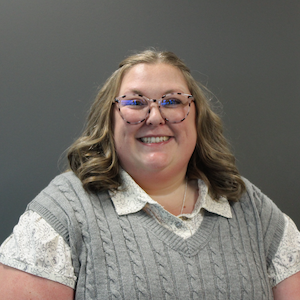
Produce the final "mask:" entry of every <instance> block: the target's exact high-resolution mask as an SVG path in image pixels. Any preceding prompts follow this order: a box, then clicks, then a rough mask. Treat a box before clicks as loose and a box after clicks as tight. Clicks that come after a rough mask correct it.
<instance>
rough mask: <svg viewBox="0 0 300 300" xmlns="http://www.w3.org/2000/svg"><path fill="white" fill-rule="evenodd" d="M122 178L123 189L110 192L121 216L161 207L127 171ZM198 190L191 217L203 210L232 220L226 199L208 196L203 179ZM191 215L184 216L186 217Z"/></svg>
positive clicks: (121, 174)
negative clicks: (149, 206)
mask: <svg viewBox="0 0 300 300" xmlns="http://www.w3.org/2000/svg"><path fill="white" fill-rule="evenodd" d="M120 176H121V180H122V185H121V187H120V188H119V189H118V190H117V191H115V192H112V191H109V195H110V197H111V200H112V202H113V204H114V206H115V209H116V212H117V214H118V215H119V216H121V215H127V214H132V213H136V212H138V211H140V210H142V209H143V208H144V206H145V205H146V204H147V203H148V204H150V205H155V206H160V204H158V203H157V202H156V201H155V200H153V199H152V198H151V197H150V196H149V195H148V194H147V193H146V192H145V191H144V190H143V189H142V188H141V187H140V186H139V185H138V184H137V183H136V182H135V181H134V180H133V179H132V177H131V176H130V175H129V174H128V173H127V172H126V171H124V170H121V171H120ZM198 188H199V197H198V200H197V202H196V205H195V208H194V211H193V212H192V213H191V214H189V215H194V214H195V213H198V212H199V211H200V209H201V208H203V209H205V210H207V211H209V212H211V213H215V214H218V215H220V216H223V217H226V218H232V214H231V208H230V204H229V202H228V200H227V199H226V198H225V197H221V198H220V199H219V200H218V201H215V200H213V199H212V198H211V196H210V195H209V194H208V188H207V186H206V184H205V183H204V182H203V181H202V180H201V179H199V180H198ZM189 215H186V214H184V216H189Z"/></svg>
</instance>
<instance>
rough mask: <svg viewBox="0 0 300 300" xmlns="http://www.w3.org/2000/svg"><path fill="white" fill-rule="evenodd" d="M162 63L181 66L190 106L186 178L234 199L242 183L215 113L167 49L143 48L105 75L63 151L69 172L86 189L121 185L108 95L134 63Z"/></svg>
mask: <svg viewBox="0 0 300 300" xmlns="http://www.w3.org/2000/svg"><path fill="white" fill-rule="evenodd" d="M141 63H147V64H156V63H165V64H170V65H172V66H175V67H177V68H178V69H179V70H181V72H182V74H183V76H184V78H185V80H186V82H187V85H188V87H189V90H190V92H191V94H192V95H193V96H194V99H195V105H196V114H197V118H196V128H197V143H196V147H195V150H194V152H193V154H192V157H191V159H190V161H189V164H188V168H187V176H188V178H189V179H198V178H201V179H202V180H203V181H204V182H205V183H206V184H207V185H208V188H209V193H210V195H212V197H213V198H214V199H218V198H219V197H221V196H225V197H227V199H228V200H231V201H238V199H239V198H240V196H241V194H242V193H243V192H244V191H245V184H244V182H243V180H242V179H241V176H240V174H239V172H238V170H237V167H236V164H235V158H234V156H233V154H232V153H231V151H230V149H229V145H228V143H227V141H226V139H225V137H224V135H223V125H222V122H221V119H220V117H219V116H218V115H217V114H216V113H214V112H213V110H212V108H211V107H210V103H209V101H208V99H207V97H206V96H205V95H206V92H207V90H206V88H205V87H204V86H202V85H201V84H199V83H197V82H196V81H195V79H194V78H193V77H192V75H191V72H190V70H189V68H188V67H187V66H186V65H185V64H184V63H183V61H182V60H180V59H179V58H178V57H177V56H176V55H175V54H174V53H172V52H166V51H164V52H158V51H154V50H146V51H143V52H140V53H137V54H135V55H132V56H129V57H127V58H126V59H124V60H123V61H122V62H121V63H120V65H119V68H118V69H117V70H116V71H115V72H114V73H113V74H112V75H111V76H110V77H109V78H108V79H107V81H106V82H105V84H104V85H103V87H102V88H101V89H100V91H99V93H98V95H97V97H96V99H95V101H94V103H93V104H92V106H91V109H90V112H89V116H88V119H87V124H86V126H85V129H84V132H83V133H82V135H81V137H79V138H78V139H77V140H76V141H75V142H74V143H73V144H72V145H71V147H70V148H69V150H68V161H69V166H70V168H71V169H72V171H73V172H74V173H75V174H76V175H77V176H78V177H79V179H80V180H81V181H82V184H83V187H84V188H85V190H86V191H88V192H97V191H101V190H108V189H109V190H116V189H117V188H118V187H120V185H121V184H122V182H121V178H120V176H119V170H120V165H119V162H118V157H117V154H116V151H115V145H114V139H113V125H112V110H113V108H112V107H113V105H112V103H113V99H114V98H115V97H116V96H117V95H118V92H119V89H120V85H121V81H122V79H123V77H124V74H125V73H126V71H127V70H128V69H130V68H131V67H133V66H134V65H137V64H141Z"/></svg>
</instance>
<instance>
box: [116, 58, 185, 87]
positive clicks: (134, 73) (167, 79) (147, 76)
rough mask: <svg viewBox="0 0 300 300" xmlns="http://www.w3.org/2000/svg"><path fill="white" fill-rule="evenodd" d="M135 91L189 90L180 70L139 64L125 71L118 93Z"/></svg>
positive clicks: (157, 64)
mask: <svg viewBox="0 0 300 300" xmlns="http://www.w3.org/2000/svg"><path fill="white" fill-rule="evenodd" d="M135 91H139V92H142V93H145V92H150V91H152V92H153V93H155V92H157V93H161V92H162V93H165V92H166V91H178V92H184V93H188V92H189V89H188V86H187V82H186V80H185V78H184V76H183V74H182V72H181V70H180V69H178V68H177V67H175V66H172V65H169V64H165V63H156V64H146V63H141V64H137V65H135V66H133V67H131V68H130V69H129V70H127V71H126V73H125V75H124V76H123V79H122V81H121V86H120V93H128V92H135Z"/></svg>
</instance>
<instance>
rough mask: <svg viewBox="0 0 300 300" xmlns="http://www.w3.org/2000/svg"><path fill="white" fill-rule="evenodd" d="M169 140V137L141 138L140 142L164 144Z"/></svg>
mask: <svg viewBox="0 0 300 300" xmlns="http://www.w3.org/2000/svg"><path fill="white" fill-rule="evenodd" d="M169 139H170V137H168V136H160V137H143V138H141V140H142V142H143V143H146V144H152V143H161V142H166V141H167V140H169Z"/></svg>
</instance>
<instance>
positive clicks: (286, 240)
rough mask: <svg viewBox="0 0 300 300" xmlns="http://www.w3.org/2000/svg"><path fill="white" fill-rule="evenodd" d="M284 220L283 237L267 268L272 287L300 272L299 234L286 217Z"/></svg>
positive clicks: (285, 216) (293, 224)
mask: <svg viewBox="0 0 300 300" xmlns="http://www.w3.org/2000/svg"><path fill="white" fill-rule="evenodd" d="M284 218H285V228H284V232H283V237H282V240H281V242H280V244H279V247H278V249H277V252H276V253H275V255H274V257H273V259H272V261H271V264H270V266H269V268H268V275H269V280H270V284H271V286H272V287H274V286H275V285H277V284H278V283H279V282H281V281H282V280H284V279H286V278H288V277H289V276H291V275H293V274H295V273H297V272H299V271H300V232H299V231H298V229H297V227H296V225H295V223H294V222H293V221H292V220H291V219H290V218H289V217H288V216H287V215H284Z"/></svg>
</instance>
